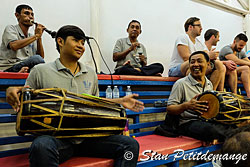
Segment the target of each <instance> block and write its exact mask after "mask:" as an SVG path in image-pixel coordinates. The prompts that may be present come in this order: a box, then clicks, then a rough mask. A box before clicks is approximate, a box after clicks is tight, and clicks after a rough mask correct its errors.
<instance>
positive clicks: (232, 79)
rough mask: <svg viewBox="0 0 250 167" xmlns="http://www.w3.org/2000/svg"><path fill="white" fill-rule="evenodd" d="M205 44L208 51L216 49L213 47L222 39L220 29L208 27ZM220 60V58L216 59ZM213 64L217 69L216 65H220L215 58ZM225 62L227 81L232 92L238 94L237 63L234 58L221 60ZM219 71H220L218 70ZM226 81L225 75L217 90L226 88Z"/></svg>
mask: <svg viewBox="0 0 250 167" xmlns="http://www.w3.org/2000/svg"><path fill="white" fill-rule="evenodd" d="M204 38H205V45H206V47H207V50H208V51H212V50H215V48H212V47H213V46H216V45H217V42H218V41H219V40H220V34H219V31H217V30H215V29H208V30H207V31H206V32H205V34H204ZM216 61H219V60H216ZM210 62H211V64H213V66H214V68H215V69H217V68H218V67H216V66H215V65H218V63H217V64H216V63H215V60H211V61H210ZM221 62H222V63H223V64H224V68H225V69H226V76H227V81H228V85H229V87H230V89H231V92H233V93H236V94H237V82H238V78H237V72H236V66H237V65H236V64H235V63H234V62H233V61H232V60H227V61H221ZM217 72H218V71H217ZM224 82H225V77H222V78H221V81H220V83H219V85H218V88H217V90H224Z"/></svg>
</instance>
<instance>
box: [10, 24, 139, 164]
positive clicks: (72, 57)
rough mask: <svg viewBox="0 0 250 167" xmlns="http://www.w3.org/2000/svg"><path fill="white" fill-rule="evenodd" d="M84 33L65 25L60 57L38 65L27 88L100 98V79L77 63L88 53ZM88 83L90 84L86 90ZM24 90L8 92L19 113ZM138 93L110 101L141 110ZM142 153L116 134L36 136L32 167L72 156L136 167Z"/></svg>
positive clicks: (60, 35)
mask: <svg viewBox="0 0 250 167" xmlns="http://www.w3.org/2000/svg"><path fill="white" fill-rule="evenodd" d="M85 39H86V37H85V34H84V32H83V31H82V30H81V29H80V28H78V27H76V26H72V25H67V26H63V27H62V28H60V29H59V30H58V32H57V35H56V46H57V50H58V51H59V53H60V58H58V59H57V60H55V61H54V62H51V63H47V64H39V65H37V66H35V67H34V68H33V69H32V70H31V73H30V75H29V77H28V78H27V81H26V85H27V86H28V85H29V86H30V87H31V88H34V89H41V88H53V87H58V88H65V89H67V90H68V91H71V92H74V93H78V94H82V93H87V94H90V95H95V96H98V95H99V90H98V80H97V75H96V74H95V72H94V71H93V70H92V69H91V68H90V67H88V66H86V65H85V64H82V63H80V62H79V61H78V60H79V59H80V58H81V56H82V55H83V53H84V51H85V47H84V42H85ZM85 83H88V86H87V87H86V86H85V85H86V84H85ZM21 89H22V87H10V88H8V89H7V92H6V95H7V101H8V102H9V103H10V105H11V106H12V107H13V108H14V109H15V110H18V108H19V105H20V102H19V100H18V99H19V98H18V94H17V93H18V91H20V90H21ZM135 96H138V95H136V94H133V95H128V96H125V97H123V98H119V99H107V100H110V101H113V102H117V103H120V104H122V105H123V106H124V107H125V108H128V109H131V110H134V111H141V110H143V108H144V106H143V103H142V102H139V101H137V100H135V99H134V98H133V97H135ZM127 151H130V152H132V153H133V156H134V157H133V158H132V159H131V160H126V158H124V157H125V156H124V154H125V153H126V152H127ZM138 154H139V145H138V143H137V141H136V140H135V139H133V138H132V137H128V136H123V135H113V136H108V137H99V138H84V139H83V138H79V139H77V140H75V139H70V140H69V139H57V138H55V137H52V136H39V137H37V138H36V139H35V140H34V141H33V143H32V145H31V148H30V156H29V159H30V166H31V167H49V166H59V164H60V163H62V162H64V161H66V160H67V159H69V158H70V157H72V156H73V155H78V156H94V157H104V158H113V159H114V160H115V161H114V166H116V167H128V166H129V167H135V166H136V163H137V159H138Z"/></svg>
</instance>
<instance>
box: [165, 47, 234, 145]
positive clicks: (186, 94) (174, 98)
mask: <svg viewBox="0 0 250 167" xmlns="http://www.w3.org/2000/svg"><path fill="white" fill-rule="evenodd" d="M208 65H209V56H208V54H207V53H206V52H203V51H197V52H194V53H192V54H191V55H190V56H189V70H190V74H189V75H188V76H186V77H184V78H182V79H179V80H178V81H176V82H175V84H174V86H173V88H172V91H171V94H170V96H169V99H168V104H167V105H168V106H167V111H168V113H167V117H166V119H168V118H169V119H170V117H173V118H174V119H175V120H176V121H172V123H171V124H170V123H168V121H165V122H166V125H167V124H168V126H167V127H170V128H171V129H172V130H173V132H175V133H177V134H179V135H184V136H189V137H193V138H195V139H199V140H203V141H206V142H211V141H213V140H214V139H217V140H219V141H224V140H225V138H226V133H225V132H226V131H228V130H230V129H234V128H236V127H235V126H230V125H224V124H220V123H217V122H212V121H211V122H210V121H203V120H202V119H200V115H201V114H202V113H203V112H206V111H207V109H208V105H207V104H208V102H207V101H197V100H196V98H197V97H198V95H199V94H201V93H203V92H204V91H207V90H213V85H212V83H211V82H210V81H209V80H208V79H207V78H206V76H205V73H206V69H207V66H208ZM170 120H171V119H170Z"/></svg>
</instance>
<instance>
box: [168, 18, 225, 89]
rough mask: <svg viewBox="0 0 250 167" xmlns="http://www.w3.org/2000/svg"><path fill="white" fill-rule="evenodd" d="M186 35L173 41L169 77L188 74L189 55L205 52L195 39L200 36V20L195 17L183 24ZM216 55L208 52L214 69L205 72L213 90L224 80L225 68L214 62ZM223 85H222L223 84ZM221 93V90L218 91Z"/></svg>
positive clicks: (218, 62) (204, 48) (220, 63)
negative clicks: (208, 76)
mask: <svg viewBox="0 0 250 167" xmlns="http://www.w3.org/2000/svg"><path fill="white" fill-rule="evenodd" d="M184 28H185V32H186V34H184V35H181V36H179V37H178V38H177V39H176V41H175V46H174V51H173V54H172V57H171V62H170V64H169V72H168V76H170V77H183V76H186V75H187V74H189V72H190V71H189V68H188V64H189V63H188V58H189V56H190V54H192V53H193V52H195V51H205V50H207V49H206V47H205V46H204V44H203V43H201V42H200V40H199V39H198V38H197V37H198V36H200V35H201V31H202V26H201V22H200V19H199V18H197V17H191V18H189V19H188V20H187V21H186V22H185V24H184ZM217 56H218V53H217V52H215V51H213V50H211V51H209V58H210V60H215V61H214V62H215V63H214V65H215V69H213V70H211V69H210V68H211V67H210V66H209V68H208V71H207V73H206V74H207V75H208V74H209V75H211V76H210V80H211V82H212V84H213V87H214V90H217V87H218V85H219V83H220V82H223V81H224V80H223V78H225V68H224V67H223V64H222V62H220V61H218V60H216V59H217ZM223 84H224V83H223ZM220 91H223V90H220Z"/></svg>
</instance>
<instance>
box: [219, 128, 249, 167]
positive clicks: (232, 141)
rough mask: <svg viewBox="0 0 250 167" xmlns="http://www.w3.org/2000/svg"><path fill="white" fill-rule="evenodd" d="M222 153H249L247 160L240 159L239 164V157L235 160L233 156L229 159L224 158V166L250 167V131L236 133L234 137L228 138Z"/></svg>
mask: <svg viewBox="0 0 250 167" xmlns="http://www.w3.org/2000/svg"><path fill="white" fill-rule="evenodd" d="M221 154H222V155H225V154H228V155H229V156H230V155H233V154H234V155H235V156H236V155H237V154H238V155H239V154H240V155H241V156H243V155H244V154H246V155H247V159H246V160H242V159H241V160H240V161H239V162H238V163H237V164H236V162H237V159H236V160H235V159H234V160H233V159H232V158H231V159H229V160H226V159H222V161H221V162H222V165H223V167H228V166H230V167H248V166H249V164H250V157H249V155H250V131H245V132H240V133H237V134H236V135H234V136H233V137H231V138H229V139H227V140H226V141H225V142H224V144H223V146H222V149H221Z"/></svg>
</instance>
